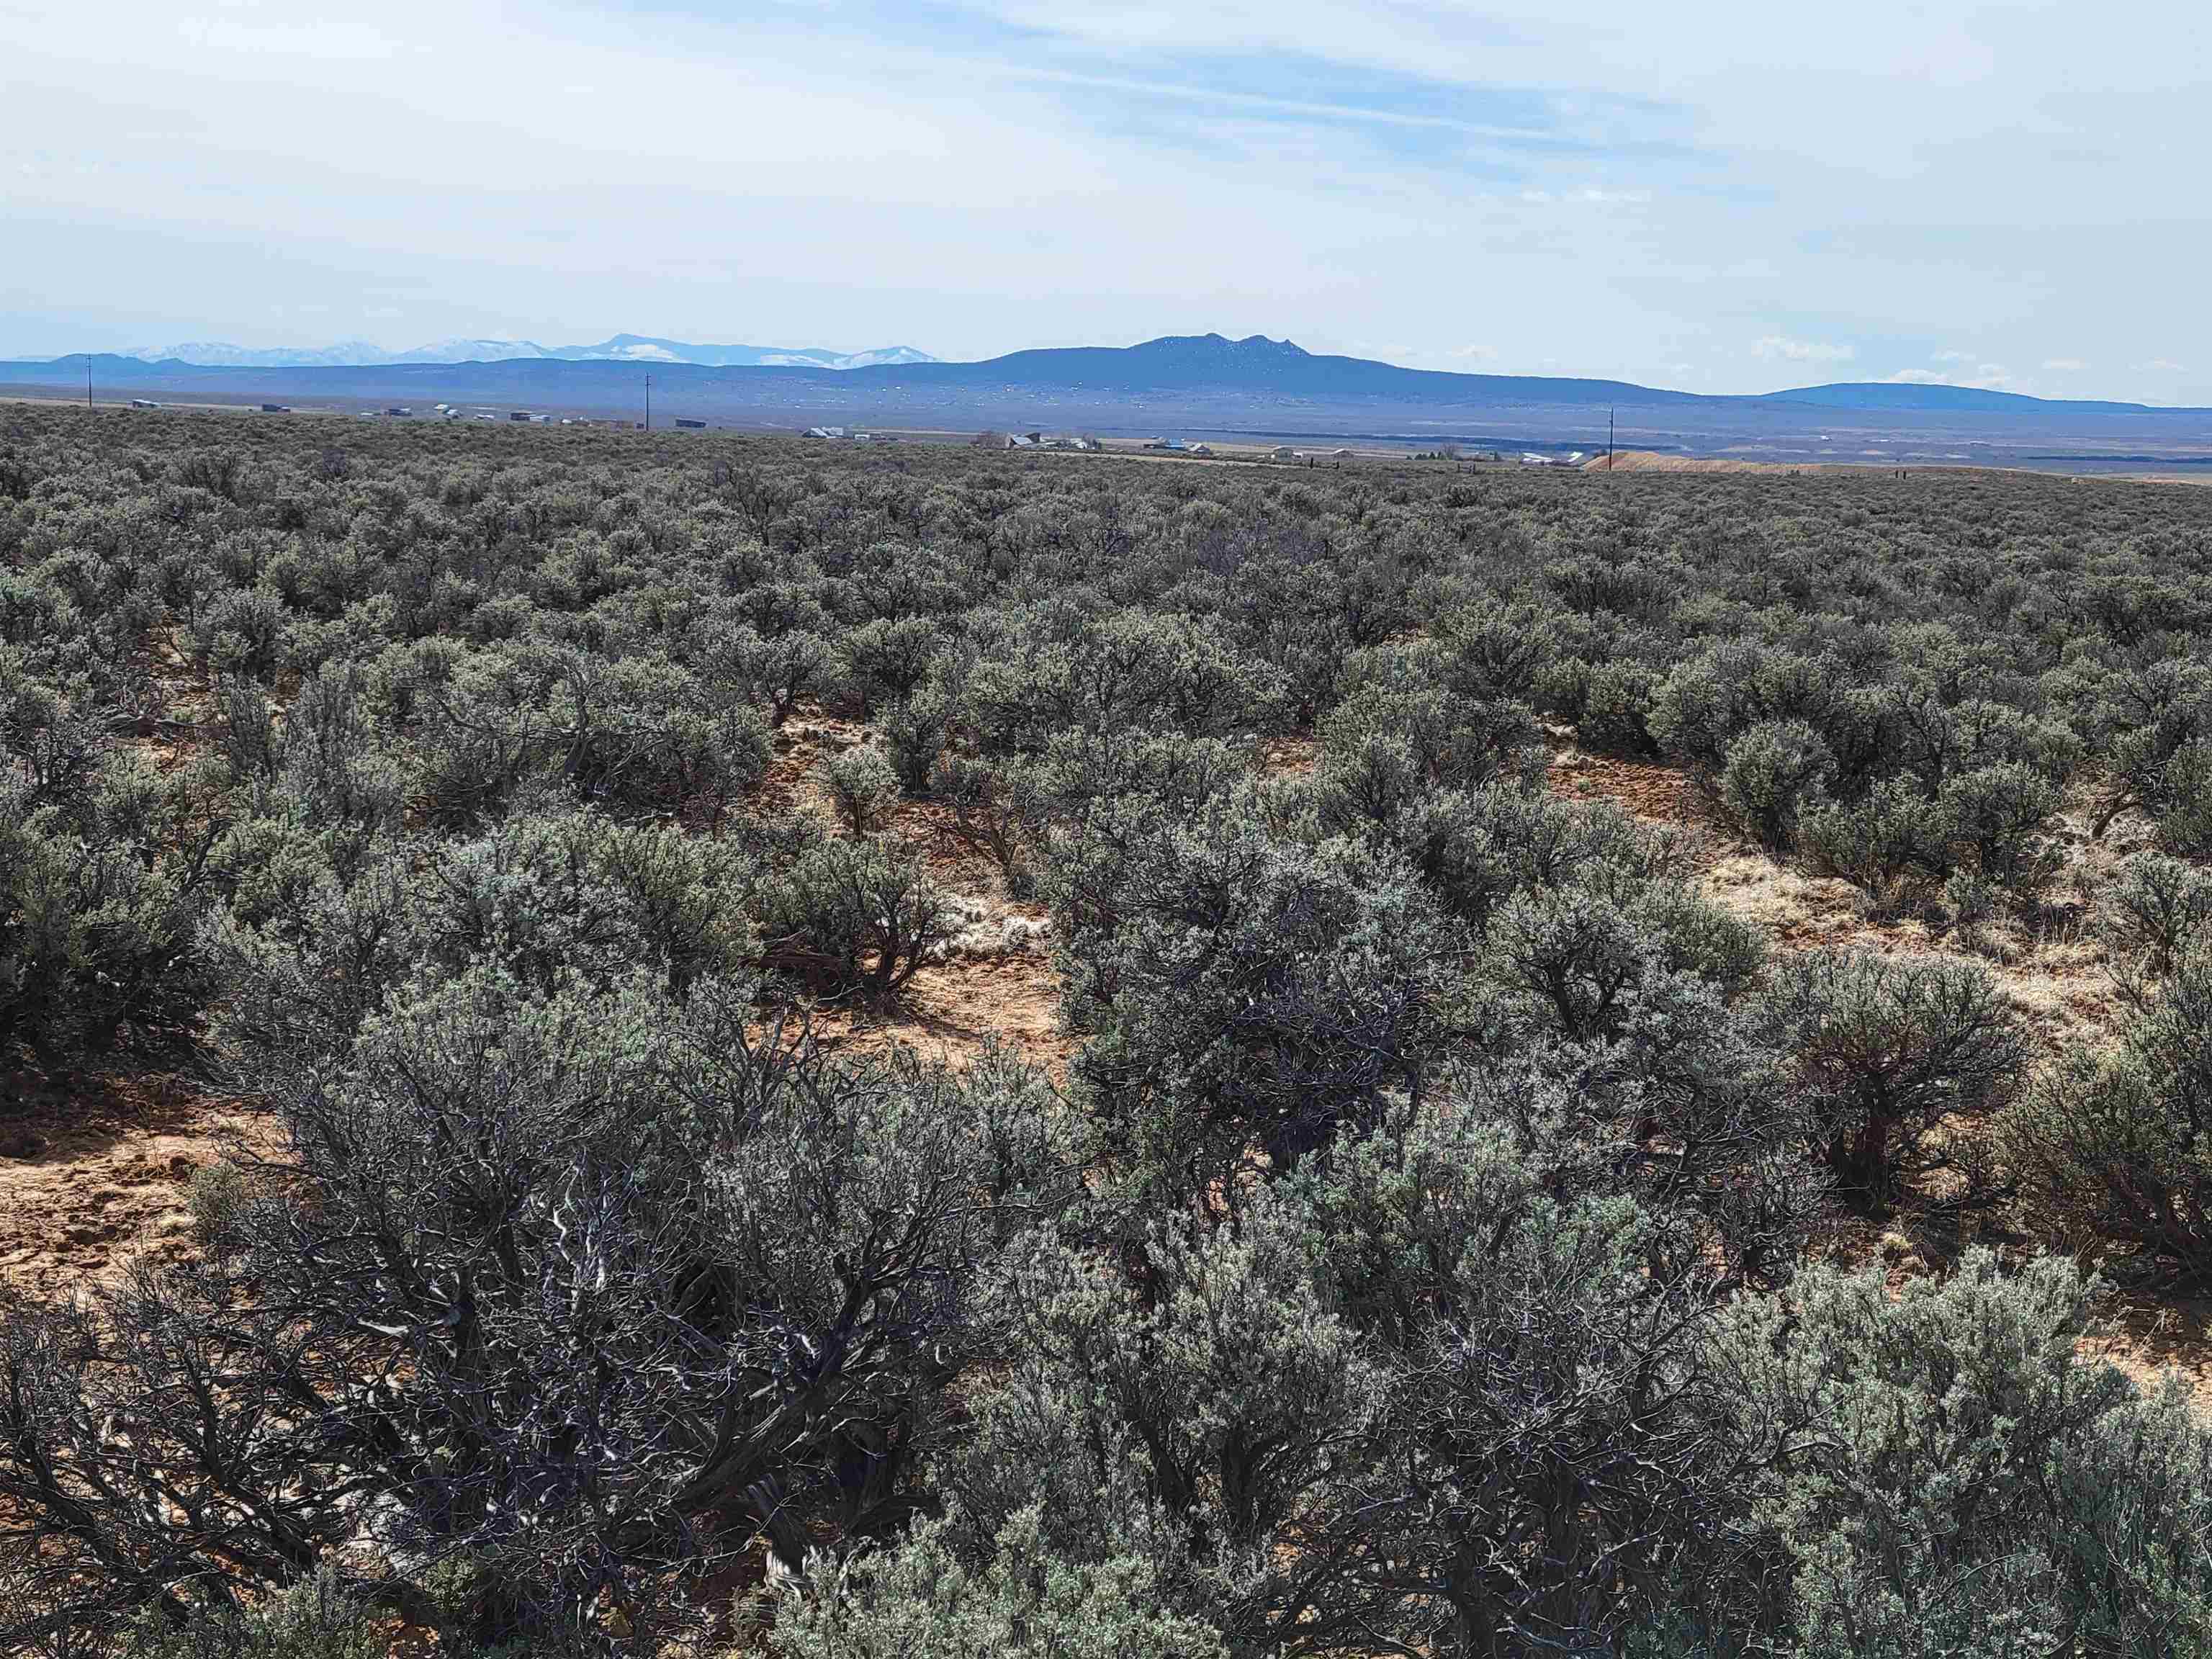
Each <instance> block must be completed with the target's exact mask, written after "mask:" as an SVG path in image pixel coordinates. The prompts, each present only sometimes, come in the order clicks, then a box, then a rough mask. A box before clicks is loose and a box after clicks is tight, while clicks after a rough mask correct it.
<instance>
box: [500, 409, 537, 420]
mask: <svg viewBox="0 0 2212 1659" xmlns="http://www.w3.org/2000/svg"><path fill="white" fill-rule="evenodd" d="M537 418H538V417H537V416H535V415H532V413H531V412H530V411H529V410H526V409H515V410H508V411H507V419H508V420H510V421H534V420H536V419H537Z"/></svg>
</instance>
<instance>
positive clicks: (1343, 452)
mask: <svg viewBox="0 0 2212 1659" xmlns="http://www.w3.org/2000/svg"><path fill="white" fill-rule="evenodd" d="M1328 453H1329V455H1330V457H1331V459H1338V460H1342V459H1349V458H1350V456H1351V454H1352V452H1351V451H1350V450H1348V449H1332V450H1330V451H1329V452H1328Z"/></svg>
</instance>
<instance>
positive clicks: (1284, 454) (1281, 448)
mask: <svg viewBox="0 0 2212 1659" xmlns="http://www.w3.org/2000/svg"><path fill="white" fill-rule="evenodd" d="M1267 459H1269V460H1271V461H1295V460H1296V459H1298V452H1297V450H1295V449H1292V448H1291V447H1290V446H1289V445H1288V444H1278V445H1277V446H1276V447H1274V448H1273V449H1271V450H1269V451H1268V452H1267Z"/></svg>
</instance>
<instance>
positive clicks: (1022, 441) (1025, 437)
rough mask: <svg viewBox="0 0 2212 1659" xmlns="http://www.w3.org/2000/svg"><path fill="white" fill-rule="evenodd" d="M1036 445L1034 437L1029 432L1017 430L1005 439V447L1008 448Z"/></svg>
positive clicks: (1032, 447)
mask: <svg viewBox="0 0 2212 1659" xmlns="http://www.w3.org/2000/svg"><path fill="white" fill-rule="evenodd" d="M1006 447H1007V448H1009V449H1035V448H1036V447H1037V441H1036V436H1035V435H1034V434H1031V433H1027V432H1017V433H1016V434H1014V435H1013V436H1012V437H1011V438H1009V439H1007V440H1006Z"/></svg>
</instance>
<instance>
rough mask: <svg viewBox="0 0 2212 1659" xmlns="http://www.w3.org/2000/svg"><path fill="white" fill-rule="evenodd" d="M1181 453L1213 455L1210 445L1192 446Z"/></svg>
mask: <svg viewBox="0 0 2212 1659" xmlns="http://www.w3.org/2000/svg"><path fill="white" fill-rule="evenodd" d="M1183 453H1185V454H1187V455H1211V454H1212V453H1213V447H1212V445H1211V444H1193V445H1192V446H1191V447H1189V448H1188V449H1187V450H1185V451H1184V452H1183Z"/></svg>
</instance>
